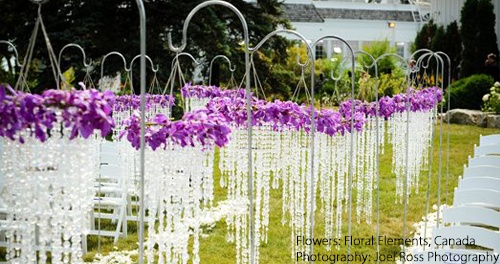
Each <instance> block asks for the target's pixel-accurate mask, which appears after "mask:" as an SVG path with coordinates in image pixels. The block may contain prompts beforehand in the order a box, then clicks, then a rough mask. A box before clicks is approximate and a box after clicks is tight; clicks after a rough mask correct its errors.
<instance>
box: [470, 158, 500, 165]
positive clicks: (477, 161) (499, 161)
mask: <svg viewBox="0 0 500 264" xmlns="http://www.w3.org/2000/svg"><path fill="white" fill-rule="evenodd" d="M475 166H496V167H500V156H481V157H475V158H471V156H469V167H475Z"/></svg>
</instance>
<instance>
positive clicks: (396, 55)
mask: <svg viewBox="0 0 500 264" xmlns="http://www.w3.org/2000/svg"><path fill="white" fill-rule="evenodd" d="M385 57H396V58H398V59H399V60H401V61H402V62H404V64H403V66H404V68H405V70H407V71H409V70H410V68H411V67H410V64H409V62H408V60H407V59H405V58H404V57H403V56H401V55H399V54H397V53H384V54H382V55H380V56H379V57H378V58H376V59H375V63H376V64H377V65H378V62H379V61H381V60H382V59H383V58H385Z"/></svg>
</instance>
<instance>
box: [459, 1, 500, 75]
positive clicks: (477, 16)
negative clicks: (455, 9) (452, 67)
mask: <svg viewBox="0 0 500 264" xmlns="http://www.w3.org/2000/svg"><path fill="white" fill-rule="evenodd" d="M460 22H461V28H460V33H461V37H462V42H463V47H464V48H463V52H462V58H463V59H462V63H461V69H460V77H461V78H462V77H467V76H470V75H473V74H479V73H486V72H487V70H486V67H485V65H484V62H485V60H486V57H487V55H488V54H490V53H494V54H496V55H497V56H498V46H497V37H496V34H495V14H494V13H493V4H492V3H491V0H467V1H466V2H465V4H464V6H463V8H462V13H461V20H460Z"/></svg>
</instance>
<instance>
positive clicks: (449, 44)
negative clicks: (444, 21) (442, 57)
mask: <svg viewBox="0 0 500 264" xmlns="http://www.w3.org/2000/svg"><path fill="white" fill-rule="evenodd" d="M443 42H444V43H443V48H442V50H443V52H444V53H446V54H447V55H448V56H449V57H450V60H451V79H452V80H457V79H458V71H459V66H460V61H461V59H462V56H461V53H462V39H461V37H460V31H459V29H458V23H457V21H453V22H452V23H450V24H449V25H448V26H447V27H446V32H445V34H444V40H443ZM447 71H448V68H447V67H446V69H445V74H448V72H447ZM445 81H447V80H445Z"/></svg>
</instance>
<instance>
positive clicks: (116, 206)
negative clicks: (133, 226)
mask: <svg viewBox="0 0 500 264" xmlns="http://www.w3.org/2000/svg"><path fill="white" fill-rule="evenodd" d="M116 144H117V143H116V142H103V143H102V144H101V148H100V150H101V155H100V171H99V176H98V177H97V179H96V182H95V185H94V188H95V191H96V196H95V197H94V200H93V205H94V208H93V210H92V212H91V217H92V220H91V224H92V226H91V230H90V232H89V235H100V236H109V237H113V238H114V243H117V242H118V238H119V237H120V236H123V237H125V236H126V235H127V221H126V219H125V218H126V214H127V188H126V186H125V184H124V177H123V171H122V167H123V166H122V165H123V164H122V163H121V159H120V155H119V152H118V148H117V145H116ZM96 210H97V211H96ZM103 210H108V211H111V212H112V213H108V212H103ZM101 219H109V220H111V223H113V224H116V227H115V228H114V230H111V231H109V230H102V226H101V229H99V226H96V225H95V220H97V221H100V220H101ZM83 244H84V245H86V241H85V240H84V243H83Z"/></svg>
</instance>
